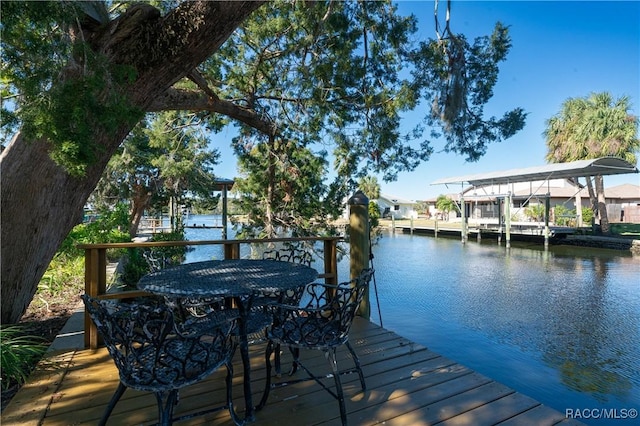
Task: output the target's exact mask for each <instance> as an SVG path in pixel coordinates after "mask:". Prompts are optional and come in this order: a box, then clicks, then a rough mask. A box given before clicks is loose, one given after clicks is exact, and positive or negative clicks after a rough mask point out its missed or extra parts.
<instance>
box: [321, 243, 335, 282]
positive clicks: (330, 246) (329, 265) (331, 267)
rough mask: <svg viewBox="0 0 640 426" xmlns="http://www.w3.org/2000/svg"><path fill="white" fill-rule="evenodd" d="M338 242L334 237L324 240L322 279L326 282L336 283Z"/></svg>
mask: <svg viewBox="0 0 640 426" xmlns="http://www.w3.org/2000/svg"><path fill="white" fill-rule="evenodd" d="M337 244H338V242H337V241H336V240H335V239H331V240H324V273H325V274H326V275H327V276H326V277H325V279H324V282H325V283H326V284H338V260H337V258H338V248H337Z"/></svg>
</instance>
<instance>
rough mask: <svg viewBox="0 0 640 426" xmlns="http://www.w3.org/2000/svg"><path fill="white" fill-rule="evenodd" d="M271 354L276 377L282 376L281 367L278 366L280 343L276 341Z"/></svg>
mask: <svg viewBox="0 0 640 426" xmlns="http://www.w3.org/2000/svg"><path fill="white" fill-rule="evenodd" d="M273 354H274V355H273V362H274V364H275V365H276V377H280V376H282V369H281V367H280V364H281V363H280V343H276V348H275V351H274V352H273Z"/></svg>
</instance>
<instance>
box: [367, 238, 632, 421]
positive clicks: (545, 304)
mask: <svg viewBox="0 0 640 426" xmlns="http://www.w3.org/2000/svg"><path fill="white" fill-rule="evenodd" d="M374 253H375V255H376V258H375V259H376V261H377V262H378V265H377V266H376V269H377V270H378V271H379V272H380V273H379V276H378V282H379V283H381V284H380V285H381V287H382V286H385V288H384V289H381V290H380V300H381V301H380V304H381V306H382V311H383V315H384V321H385V327H387V328H391V329H393V330H395V331H398V332H400V333H401V334H403V335H405V336H407V337H409V338H412V339H414V340H416V341H418V342H419V343H422V344H424V345H426V346H428V347H431V348H432V349H434V350H436V351H438V352H440V353H442V354H444V355H446V356H449V357H451V358H453V359H455V360H457V361H460V362H462V363H464V364H466V365H468V366H469V367H471V368H473V369H476V370H478V371H480V372H482V373H484V374H487V375H489V376H490V377H492V378H494V379H496V380H498V381H501V382H503V383H505V384H508V385H509V386H511V387H514V388H515V389H517V390H519V391H522V392H523V393H525V394H528V395H530V396H531V397H533V398H536V399H538V400H539V401H541V402H543V403H545V404H547V405H550V406H552V407H554V408H556V409H558V410H561V411H564V409H565V408H567V407H599V406H601V407H602V408H604V407H621V408H623V407H629V406H631V407H638V406H640V396H639V395H640V350H639V349H638V342H639V341H640V294H639V293H640V292H639V291H638V290H639V289H638V284H637V281H638V277H639V276H640V259H639V258H633V257H631V256H626V255H624V254H622V253H618V252H611V251H608V250H607V251H597V250H592V249H584V248H579V249H573V250H567V249H566V248H561V249H560V250H555V248H554V247H552V248H550V250H548V251H544V250H543V249H542V248H541V247H529V248H522V247H513V246H512V248H511V249H510V250H508V251H506V250H505V249H504V248H501V247H499V246H496V245H490V244H486V245H485V244H482V245H479V244H477V243H468V244H466V245H464V246H463V245H462V244H461V243H460V242H459V241H457V240H453V239H452V240H447V239H442V238H440V239H437V240H436V239H434V238H432V237H423V236H407V235H396V236H388V237H387V238H383V240H382V241H381V244H380V245H379V246H378V247H376V248H375V249H374Z"/></svg>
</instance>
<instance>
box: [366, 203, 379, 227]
mask: <svg viewBox="0 0 640 426" xmlns="http://www.w3.org/2000/svg"><path fill="white" fill-rule="evenodd" d="M368 210H369V228H370V229H374V228H376V227H377V226H378V225H380V207H378V203H376V202H375V201H373V200H372V201H369V208H368Z"/></svg>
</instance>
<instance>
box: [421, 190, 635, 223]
mask: <svg viewBox="0 0 640 426" xmlns="http://www.w3.org/2000/svg"><path fill="white" fill-rule="evenodd" d="M507 192H508V193H510V194H511V203H512V205H511V214H512V216H513V218H514V219H516V220H520V221H527V220H528V219H527V217H526V215H525V208H527V207H528V206H532V205H536V204H540V205H544V204H545V199H546V195H547V193H548V194H549V205H550V207H551V211H552V217H553V211H554V209H555V207H556V206H560V205H562V206H564V207H566V208H568V209H570V210H577V205H578V204H580V206H581V207H582V208H583V209H584V208H589V207H591V203H590V200H589V192H588V191H587V188H586V187H584V186H583V185H578V184H576V183H575V182H574V181H572V180H570V179H551V180H548V181H531V182H518V183H512V184H509V185H486V186H477V187H470V188H467V189H466V190H464V191H463V193H462V196H463V197H464V200H465V210H466V216H467V217H468V218H470V219H495V220H498V218H499V216H500V215H501V214H502V212H503V211H504V206H503V205H502V203H503V201H504V197H505V194H506V193H507ZM604 192H605V199H606V204H607V216H608V217H609V221H610V222H634V223H639V222H640V186H638V185H632V184H624V185H618V186H613V187H609V188H605V191H604ZM449 197H450V198H452V199H453V200H455V201H459V199H460V194H449ZM435 201H436V199H433V200H427V203H428V204H429V209H430V210H431V209H435ZM435 211H437V209H436V210H435ZM456 216H457V217H459V216H460V214H459V213H458V214H457V215H456V214H454V215H453V216H451V217H452V218H455V217H456Z"/></svg>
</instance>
